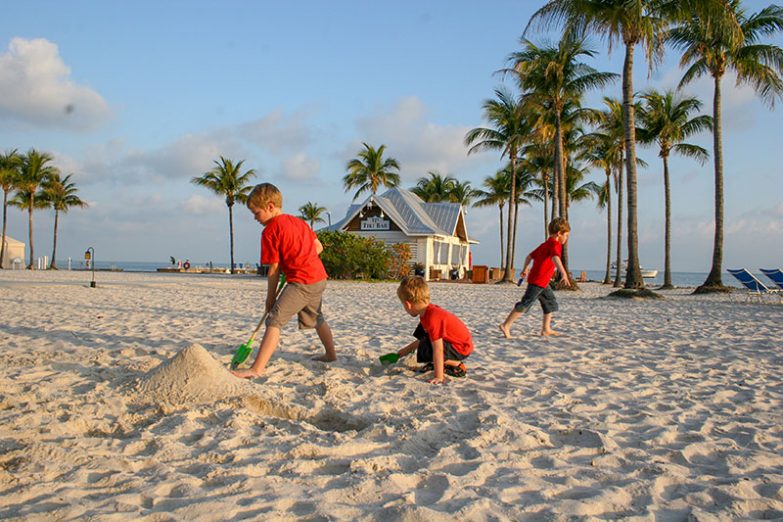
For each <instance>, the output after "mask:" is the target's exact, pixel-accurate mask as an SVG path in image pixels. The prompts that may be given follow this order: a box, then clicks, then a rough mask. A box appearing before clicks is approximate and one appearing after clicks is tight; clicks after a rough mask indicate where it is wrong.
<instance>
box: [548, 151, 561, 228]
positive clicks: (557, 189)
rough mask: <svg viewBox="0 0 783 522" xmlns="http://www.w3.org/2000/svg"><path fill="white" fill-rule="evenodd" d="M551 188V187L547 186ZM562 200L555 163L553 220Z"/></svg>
mask: <svg viewBox="0 0 783 522" xmlns="http://www.w3.org/2000/svg"><path fill="white" fill-rule="evenodd" d="M555 163H557V158H555ZM547 189H549V187H547ZM559 201H560V179H559V176H558V174H557V165H555V168H554V169H553V172H552V217H551V218H550V219H549V220H550V221H552V220H553V219H555V217H556V216H557V207H558V205H559ZM547 237H549V229H548V228H547Z"/></svg>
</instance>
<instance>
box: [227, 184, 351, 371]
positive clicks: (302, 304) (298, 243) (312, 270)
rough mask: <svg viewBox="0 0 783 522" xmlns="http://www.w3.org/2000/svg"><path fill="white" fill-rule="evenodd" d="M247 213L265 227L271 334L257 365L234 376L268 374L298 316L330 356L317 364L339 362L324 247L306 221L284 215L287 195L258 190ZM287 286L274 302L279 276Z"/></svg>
mask: <svg viewBox="0 0 783 522" xmlns="http://www.w3.org/2000/svg"><path fill="white" fill-rule="evenodd" d="M247 208H248V209H249V210H250V212H252V213H253V216H254V217H255V218H256V221H258V222H259V223H261V224H262V225H264V231H263V232H262V234H261V264H262V265H269V274H268V276H267V292H266V307H265V310H266V311H269V316H268V317H267V319H266V331H264V338H263V339H262V340H261V347H260V348H259V349H258V355H257V356H256V360H255V361H254V362H253V365H252V366H251V367H250V368H249V369H243V370H231V373H233V374H234V375H236V376H237V377H243V378H251V377H258V376H259V375H261V374H262V373H263V372H264V368H266V365H267V363H268V362H269V358H270V357H272V353H274V351H275V349H276V348H277V343H278V342H279V341H280V329H281V328H282V327H283V325H285V324H286V323H287V322H288V321H289V320H290V319H291V317H293V316H294V315H295V314H296V315H298V318H299V328H300V329H305V328H315V331H316V332H317V333H318V337H319V338H320V339H321V343H323V345H324V350H325V351H326V353H325V354H324V355H322V356H321V357H318V358H316V359H317V360H319V361H325V362H331V361H334V360H335V359H337V353H336V352H335V349H334V341H333V339H332V330H331V329H330V328H329V324H328V323H327V322H326V320H325V319H324V316H323V314H322V313H321V296H322V295H323V292H324V289H325V288H326V278H327V275H326V270H325V269H324V265H323V263H322V262H321V258H320V257H318V256H319V254H320V253H321V252H322V251H323V245H321V242H320V241H319V240H318V237H317V236H316V235H315V232H313V231H312V229H311V228H310V226H309V225H308V224H307V223H305V222H304V221H303V220H301V219H299V218H297V217H294V216H291V215H289V214H284V213H283V210H282V209H283V195H282V194H281V193H280V191H279V190H278V189H277V187H275V186H274V185H272V184H271V183H261V184H260V185H256V186H255V188H253V191H252V192H251V193H250V195H249V196H248V199H247ZM281 271H282V272H283V274H285V278H286V281H287V285H286V287H285V289H284V290H283V291H282V292H281V294H280V297H279V298H278V299H277V300H276V301H275V289H276V288H277V283H278V280H279V278H280V272H281Z"/></svg>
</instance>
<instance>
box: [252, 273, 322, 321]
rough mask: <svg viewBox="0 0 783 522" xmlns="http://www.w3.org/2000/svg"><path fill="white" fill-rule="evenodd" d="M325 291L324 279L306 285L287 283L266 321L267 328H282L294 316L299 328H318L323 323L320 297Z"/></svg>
mask: <svg viewBox="0 0 783 522" xmlns="http://www.w3.org/2000/svg"><path fill="white" fill-rule="evenodd" d="M324 289H326V279H324V280H323V281H319V282H317V283H313V284H311V285H306V284H303V283H288V284H287V285H286V286H285V288H284V289H283V291H282V292H281V293H280V296H279V297H278V298H277V301H275V304H274V306H272V309H271V310H270V311H269V317H267V319H266V325H267V326H277V327H278V328H282V327H283V326H284V325H285V324H286V323H287V322H288V321H290V320H291V318H292V317H293V316H294V315H296V316H297V317H298V319H299V328H300V329H305V328H318V327H319V326H321V324H322V323H323V322H324V316H323V314H322V313H321V297H322V295H323V293H324Z"/></svg>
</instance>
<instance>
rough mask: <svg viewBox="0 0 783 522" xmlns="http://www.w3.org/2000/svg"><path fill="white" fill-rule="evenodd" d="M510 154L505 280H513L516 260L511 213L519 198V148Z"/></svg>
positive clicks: (512, 148)
mask: <svg viewBox="0 0 783 522" xmlns="http://www.w3.org/2000/svg"><path fill="white" fill-rule="evenodd" d="M509 156H510V158H509V159H510V160H511V195H510V197H509V200H508V201H509V204H508V235H507V236H506V241H507V246H506V270H505V272H504V273H503V281H507V282H509V283H510V282H511V270H509V267H511V266H513V265H514V260H513V259H512V257H511V256H512V255H513V253H512V248H511V246H512V245H511V241H512V237H513V235H514V230H513V224H514V218H513V216H512V215H511V214H512V212H511V202H512V201H516V199H517V149H516V147H511V149H510V150H509Z"/></svg>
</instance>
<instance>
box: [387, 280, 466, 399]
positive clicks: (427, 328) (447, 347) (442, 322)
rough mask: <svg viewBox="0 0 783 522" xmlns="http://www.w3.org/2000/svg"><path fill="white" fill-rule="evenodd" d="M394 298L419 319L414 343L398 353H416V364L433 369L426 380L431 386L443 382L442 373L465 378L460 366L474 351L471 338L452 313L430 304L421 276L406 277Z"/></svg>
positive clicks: (427, 288)
mask: <svg viewBox="0 0 783 522" xmlns="http://www.w3.org/2000/svg"><path fill="white" fill-rule="evenodd" d="M397 297H399V298H400V302H401V303H402V307H403V308H405V311H406V312H408V314H410V315H412V316H413V317H417V316H418V318H419V325H418V326H417V327H416V331H415V332H413V336H414V337H416V340H415V341H413V342H412V343H411V344H409V345H408V346H406V347H405V348H403V349H402V350H400V351H399V352H397V354H398V355H399V356H400V357H404V356H406V355H408V354H409V353H411V352H412V351H413V350H416V361H417V362H425V363H430V364H428V365H425V366H424V368H425V371H427V370H426V369H428V368H432V369H434V370H435V376H434V377H433V378H432V379H430V380H429V382H430V383H432V384H442V383H444V382H445V381H446V377H445V375H444V373H447V374H449V375H452V376H454V377H464V376H465V374H466V373H467V368H465V364H463V363H462V361H463V360H465V359H466V358H467V357H468V355H470V353H471V352H472V351H473V338H472V337H471V335H470V331H468V328H467V327H466V326H465V324H464V323H463V322H462V321H460V320H459V319H458V318H457V317H456V316H455V315H454V314H452V313H451V312H447V311H446V310H444V309H443V308H440V307H439V306H436V305H434V304H431V303H430V289H429V287H428V286H427V282H426V281H424V278H423V277H421V276H411V277H406V278H405V279H403V280H402V282H401V283H400V286H399V287H398V288H397Z"/></svg>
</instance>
